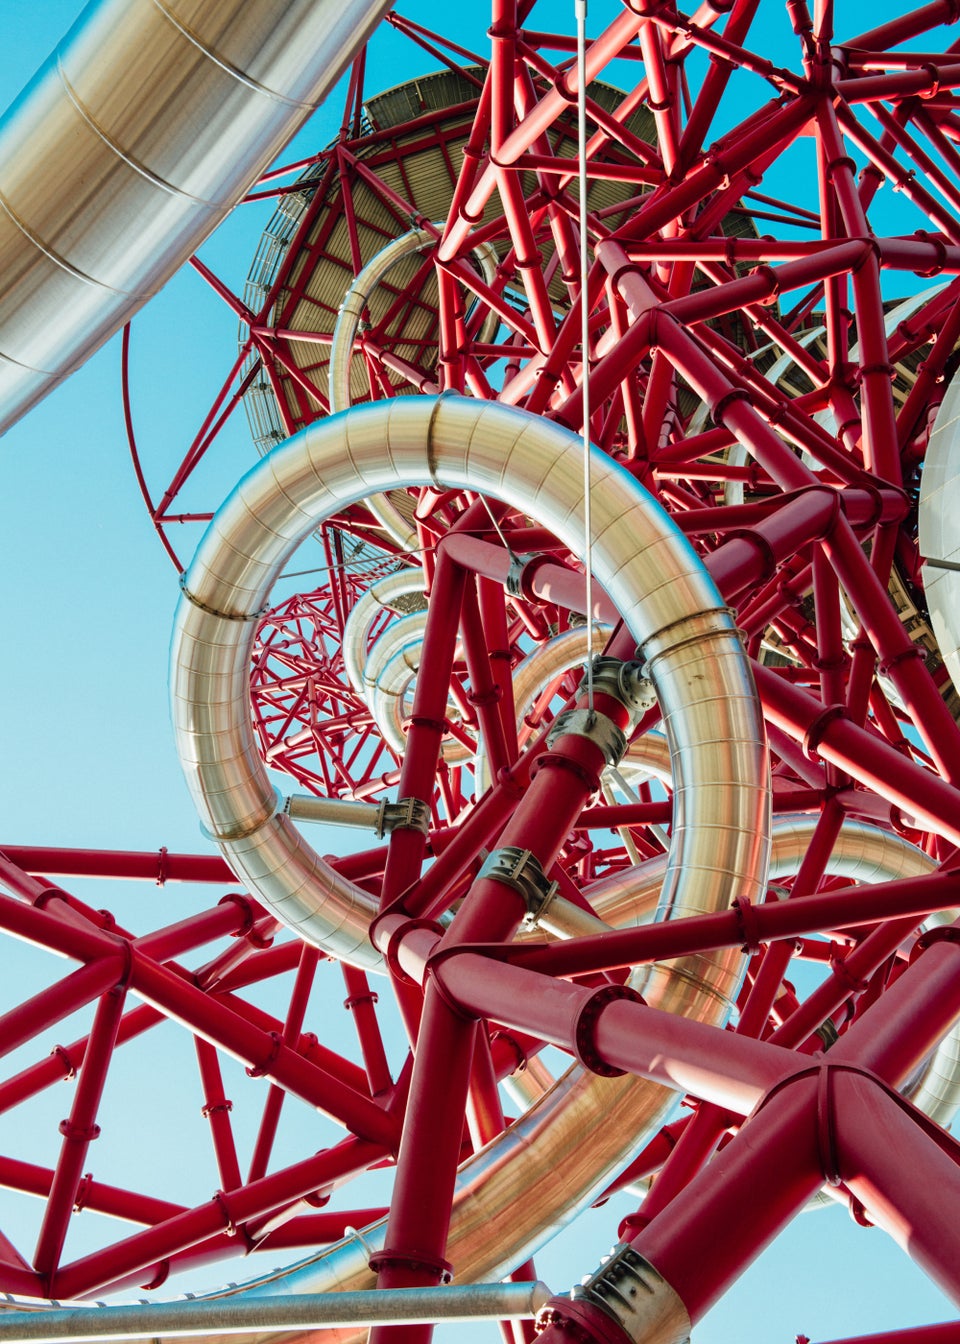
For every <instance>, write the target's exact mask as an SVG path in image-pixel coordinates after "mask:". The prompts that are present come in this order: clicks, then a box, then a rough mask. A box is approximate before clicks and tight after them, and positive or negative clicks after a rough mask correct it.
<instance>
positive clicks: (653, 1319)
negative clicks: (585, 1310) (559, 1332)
mask: <svg viewBox="0 0 960 1344" xmlns="http://www.w3.org/2000/svg"><path fill="white" fill-rule="evenodd" d="M581 1304H582V1305H590V1306H593V1307H597V1308H599V1310H600V1311H601V1312H602V1313H603V1314H604V1316H606V1317H608V1318H609V1319H611V1320H612V1321H613V1322H614V1323H615V1324H616V1325H617V1326H619V1327H620V1329H621V1330H622V1331H623V1332H624V1333H625V1334H626V1335H627V1337H628V1338H629V1339H632V1340H636V1341H638V1344H640V1342H641V1341H642V1344H681V1341H684V1340H686V1339H689V1337H690V1317H689V1314H688V1313H687V1309H686V1307H685V1306H684V1304H683V1302H682V1301H681V1299H680V1297H679V1295H678V1294H677V1293H676V1291H675V1290H674V1289H673V1288H671V1286H670V1285H669V1284H668V1283H667V1281H666V1280H665V1279H664V1278H663V1276H662V1275H661V1274H659V1273H658V1272H657V1271H656V1269H654V1267H653V1265H651V1264H650V1262H649V1260H645V1259H644V1257H643V1256H642V1255H640V1254H639V1253H638V1252H637V1251H635V1250H634V1249H633V1247H632V1246H630V1245H628V1244H625V1243H624V1244H621V1245H619V1246H615V1247H614V1249H613V1250H612V1251H611V1252H610V1254H609V1255H606V1256H604V1257H603V1259H602V1260H601V1262H600V1267H599V1269H597V1270H596V1272H595V1273H593V1274H591V1275H589V1276H588V1277H586V1278H585V1279H583V1281H582V1282H581V1283H580V1284H579V1285H578V1286H577V1287H575V1288H574V1289H572V1291H571V1293H570V1298H569V1302H567V1301H565V1300H564V1299H563V1298H554V1299H553V1300H552V1301H551V1302H549V1303H548V1304H547V1306H546V1307H544V1308H543V1309H542V1310H541V1312H540V1314H539V1316H538V1317H537V1325H538V1327H539V1328H541V1329H543V1328H545V1327H546V1326H547V1325H550V1324H560V1325H570V1324H574V1321H575V1318H576V1314H577V1313H576V1311H575V1308H576V1306H578V1305H581ZM571 1307H573V1308H574V1311H573V1312H572V1313H571V1312H570V1308H571ZM571 1315H572V1316H573V1317H574V1320H573V1321H571V1320H570V1316H571ZM587 1334H588V1336H589V1337H590V1338H596V1335H595V1334H594V1332H593V1331H592V1330H590V1329H589V1328H588V1329H587Z"/></svg>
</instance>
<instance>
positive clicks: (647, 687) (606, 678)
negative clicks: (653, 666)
mask: <svg viewBox="0 0 960 1344" xmlns="http://www.w3.org/2000/svg"><path fill="white" fill-rule="evenodd" d="M643 668H644V664H643V663H641V662H637V661H635V660H634V661H631V662H624V661H623V659H621V658H608V657H606V656H605V655H604V654H598V655H597V657H596V658H594V660H593V664H592V673H593V689H594V690H595V691H600V692H602V694H603V695H609V696H610V698H611V699H612V700H619V702H620V704H621V705H623V706H624V708H625V709H628V710H629V711H630V719H631V723H632V724H635V723H638V722H639V721H640V719H642V718H643V716H644V714H646V712H647V710H648V709H652V708H653V706H654V705H655V704H656V703H657V693H656V691H655V690H654V689H653V682H652V681H651V680H650V678H649V677H645V676H644V674H643ZM589 684H590V680H589V678H587V677H584V678H583V680H582V681H581V682H580V686H579V688H578V689H579V691H580V694H581V695H582V694H585V693H586V691H587V690H588V688H589Z"/></svg>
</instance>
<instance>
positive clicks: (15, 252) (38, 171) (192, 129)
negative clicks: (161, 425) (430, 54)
mask: <svg viewBox="0 0 960 1344" xmlns="http://www.w3.org/2000/svg"><path fill="white" fill-rule="evenodd" d="M389 8H390V0H351V2H350V4H349V5H344V4H341V3H339V2H338V0H271V3H270V4H250V3H249V0H98V2H97V3H95V4H91V5H90V6H88V8H87V9H86V10H85V11H84V13H83V14H82V15H81V17H80V19H79V20H78V21H77V23H76V24H74V26H73V28H72V29H71V30H70V32H69V33H68V34H67V36H66V37H65V38H64V40H63V42H62V43H61V44H60V46H59V47H58V48H57V49H56V51H55V52H54V53H53V55H52V56H51V57H50V59H49V60H48V61H47V62H46V64H45V65H44V66H42V67H41V69H40V70H39V71H38V73H37V74H36V75H35V77H34V79H33V80H32V81H31V83H30V84H29V85H28V86H27V88H26V89H25V90H24V92H23V93H22V94H21V95H20V97H19V98H18V99H17V101H16V102H15V103H14V104H13V106H12V107H11V108H10V109H9V111H8V112H7V113H6V115H5V116H4V118H3V120H2V122H0V256H2V257H3V259H4V285H3V291H2V294H0V432H2V431H3V430H5V429H7V428H9V426H10V425H11V424H13V423H14V421H15V420H17V419H18V418H19V417H20V416H21V415H23V413H24V412H25V411H27V410H28V409H29V408H30V407H31V406H33V405H34V404H35V403H36V402H38V401H39V400H40V399H41V398H42V397H44V396H45V395H46V393H47V392H48V391H50V389H51V388H53V387H55V386H56V384H57V383H58V382H60V381H61V380H62V379H63V378H65V377H67V375H68V374H70V373H72V372H73V370H74V369H75V368H78V367H79V366H80V365H81V364H82V363H83V362H84V361H85V360H86V359H87V358H88V357H89V356H90V355H91V354H92V353H93V352H94V351H95V350H96V349H98V348H99V347H100V346H101V345H102V344H103V342H104V341H105V340H107V338H108V337H109V336H111V335H112V334H113V333H114V332H115V331H117V330H119V328H120V327H121V326H123V324H124V323H125V322H127V321H129V319H130V318H131V317H132V316H133V315H134V313H135V312H137V310H138V309H139V308H140V307H141V306H142V305H143V304H144V303H145V302H146V301H147V299H149V298H151V297H152V296H153V295H154V294H155V293H156V292H157V290H159V289H160V288H162V286H163V285H164V284H165V283H166V281H167V280H169V278H170V276H171V275H173V273H174V271H176V270H177V269H179V267H180V266H181V265H182V264H183V263H184V262H185V261H186V260H187V258H188V257H189V256H190V255H191V253H193V252H194V251H195V250H196V249H197V247H199V245H200V244H201V243H202V242H203V240H204V239H205V238H206V237H207V236H208V235H209V234H210V233H212V232H213V230H214V229H215V228H216V227H217V225H218V224H220V223H221V221H222V220H223V219H224V217H225V216H226V215H227V214H228V213H229V212H230V210H232V209H233V207H234V206H235V205H236V204H237V202H238V201H240V200H241V199H242V197H243V196H244V194H245V193H246V191H247V190H248V189H249V188H250V186H251V185H252V184H253V183H254V182H255V181H256V179H257V177H258V176H259V175H260V173H261V172H262V171H263V169H264V168H265V167H266V166H267V165H268V164H269V163H270V162H271V161H272V160H273V159H274V158H275V157H276V156H277V154H278V153H279V152H280V150H281V149H282V148H283V146H284V145H285V144H286V143H287V141H288V140H289V139H290V138H291V136H292V135H293V134H294V133H295V132H296V131H297V130H298V129H299V128H300V126H301V125H302V124H303V123H304V122H305V121H306V120H307V118H308V117H309V116H310V115H311V113H313V112H314V111H315V109H316V108H317V107H318V106H319V104H320V103H321V102H322V101H323V99H324V97H325V96H326V94H327V93H328V92H329V90H330V89H331V87H332V86H333V84H334V83H335V82H336V80H337V79H338V78H339V76H340V74H341V73H342V71H343V70H344V68H345V66H346V65H347V63H348V62H349V61H350V59H351V58H352V56H353V55H354V54H355V52H356V51H357V50H358V49H359V47H360V46H361V45H362V43H363V42H364V41H365V40H366V38H367V37H368V36H369V34H370V32H371V31H372V29H373V28H374V27H375V26H376V24H377V23H378V22H379V20H380V19H381V18H382V16H383V15H384V14H385V13H386V12H387V10H388V9H389ZM172 92H173V94H174V96H171V93H172ZM52 182H55V183H56V189H55V190H52V189H51V185H50V184H51V183H52Z"/></svg>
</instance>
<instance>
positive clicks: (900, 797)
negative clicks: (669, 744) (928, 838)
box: [754, 596, 960, 845]
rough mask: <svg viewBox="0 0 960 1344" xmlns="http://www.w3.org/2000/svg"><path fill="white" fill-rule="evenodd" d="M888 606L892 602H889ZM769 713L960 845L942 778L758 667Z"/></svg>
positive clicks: (952, 798) (958, 799) (955, 806)
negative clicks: (834, 715)
mask: <svg viewBox="0 0 960 1344" xmlns="http://www.w3.org/2000/svg"><path fill="white" fill-rule="evenodd" d="M883 600H884V603H886V600H887V599H886V596H884V599H883ZM754 678H755V680H756V684H757V690H758V691H759V692H760V699H761V700H762V701H763V707H764V713H765V714H766V716H767V718H768V719H769V720H770V721H771V722H772V723H773V724H774V725H775V726H776V727H777V728H780V729H782V730H783V731H784V732H786V733H787V734H788V735H789V736H790V737H792V738H794V740H795V741H797V742H800V743H803V744H805V748H806V749H807V750H812V751H815V752H816V754H817V755H818V756H820V757H821V758H822V759H823V760H825V761H830V762H832V763H833V764H834V765H838V766H839V767H840V768H841V769H842V770H844V771H845V772H846V773H847V774H848V775H851V776H852V777H853V778H854V779H856V780H858V781H859V782H860V783H861V784H864V785H865V786H866V787H867V788H868V789H871V790H873V791H874V792H876V793H879V794H880V796H881V797H883V798H886V799H888V800H889V801H890V802H891V803H893V804H895V805H896V806H897V807H899V808H901V809H902V811H903V812H904V813H905V814H906V815H907V816H913V817H916V818H917V819H918V820H919V821H920V822H922V823H923V824H924V825H926V826H928V827H929V828H930V829H931V830H933V831H935V832H936V833H937V834H938V835H943V836H945V837H946V838H947V839H948V840H951V841H952V842H953V843H954V844H955V845H956V844H960V793H958V791H957V790H956V789H954V788H953V787H952V786H951V785H950V784H948V783H947V782H946V781H945V780H943V779H941V778H940V777H939V776H938V775H934V774H932V773H931V772H930V771H928V770H924V769H923V767H922V766H919V765H915V764H914V763H913V762H912V761H908V760H906V759H905V758H904V757H903V756H902V755H901V754H900V753H899V752H898V751H897V750H896V749H895V748H893V747H891V746H890V745H889V744H888V743H886V742H884V741H883V740H882V739H880V738H878V737H875V736H874V735H873V734H872V733H870V732H868V731H867V730H866V729H864V728H860V727H858V726H857V725H856V724H853V723H850V722H848V721H846V720H845V719H844V718H843V717H842V716H837V717H831V715H832V714H833V710H826V711H825V710H824V707H823V705H822V704H821V703H820V701H819V700H815V699H814V698H813V697H812V696H810V695H808V694H807V693H806V692H805V691H802V690H800V689H799V688H798V687H796V686H792V685H790V683H789V682H787V681H785V680H784V679H783V678H782V677H780V676H778V675H777V674H776V673H775V672H773V671H771V670H770V669H769V668H765V667H760V666H755V667H754Z"/></svg>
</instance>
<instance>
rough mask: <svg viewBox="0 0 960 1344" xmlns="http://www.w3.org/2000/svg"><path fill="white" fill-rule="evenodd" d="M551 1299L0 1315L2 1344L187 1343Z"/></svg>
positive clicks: (401, 1293)
mask: <svg viewBox="0 0 960 1344" xmlns="http://www.w3.org/2000/svg"><path fill="white" fill-rule="evenodd" d="M550 1297H551V1292H550V1289H549V1288H548V1287H547V1285H546V1284H545V1283H541V1282H539V1280H538V1281H535V1282H530V1283H468V1284H462V1285H461V1284H458V1285H456V1286H454V1285H448V1286H447V1287H444V1288H395V1289H393V1290H391V1291H382V1290H381V1291H376V1290H373V1291H370V1292H362V1293H326V1294H322V1293H321V1294H316V1293H302V1294H298V1295H297V1296H296V1297H282V1298H263V1297H252V1296H251V1297H237V1298H230V1299H219V1300H217V1299H210V1298H206V1299H202V1298H201V1299H194V1300H192V1301H187V1302H161V1303H143V1304H138V1305H137V1306H129V1307H128V1306H123V1307H79V1308H67V1309H63V1308H59V1309H58V1308H53V1309H51V1310H45V1311H16V1312H6V1313H0V1341H2V1344H59V1342H60V1341H63V1342H64V1344H67V1342H68V1341H81V1340H87V1341H94V1340H100V1339H153V1338H156V1337H157V1336H162V1337H164V1338H167V1339H183V1338H188V1337H191V1336H195V1335H203V1336H210V1335H211V1334H215V1335H216V1337H218V1338H219V1337H223V1336H233V1335H261V1334H263V1333H264V1332H267V1331H269V1332H271V1333H273V1332H275V1331H280V1330H282V1331H291V1330H293V1331H301V1330H329V1329H332V1328H335V1327H338V1326H341V1327H342V1326H358V1325H381V1324H383V1325H389V1324H391V1323H392V1322H394V1321H406V1322H408V1323H411V1324H413V1323H419V1322H434V1321H481V1320H530V1319H531V1318H532V1317H534V1316H536V1314H537V1312H538V1311H539V1310H540V1308H541V1307H542V1306H544V1304H545V1303H546V1302H548V1301H549V1300H550Z"/></svg>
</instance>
